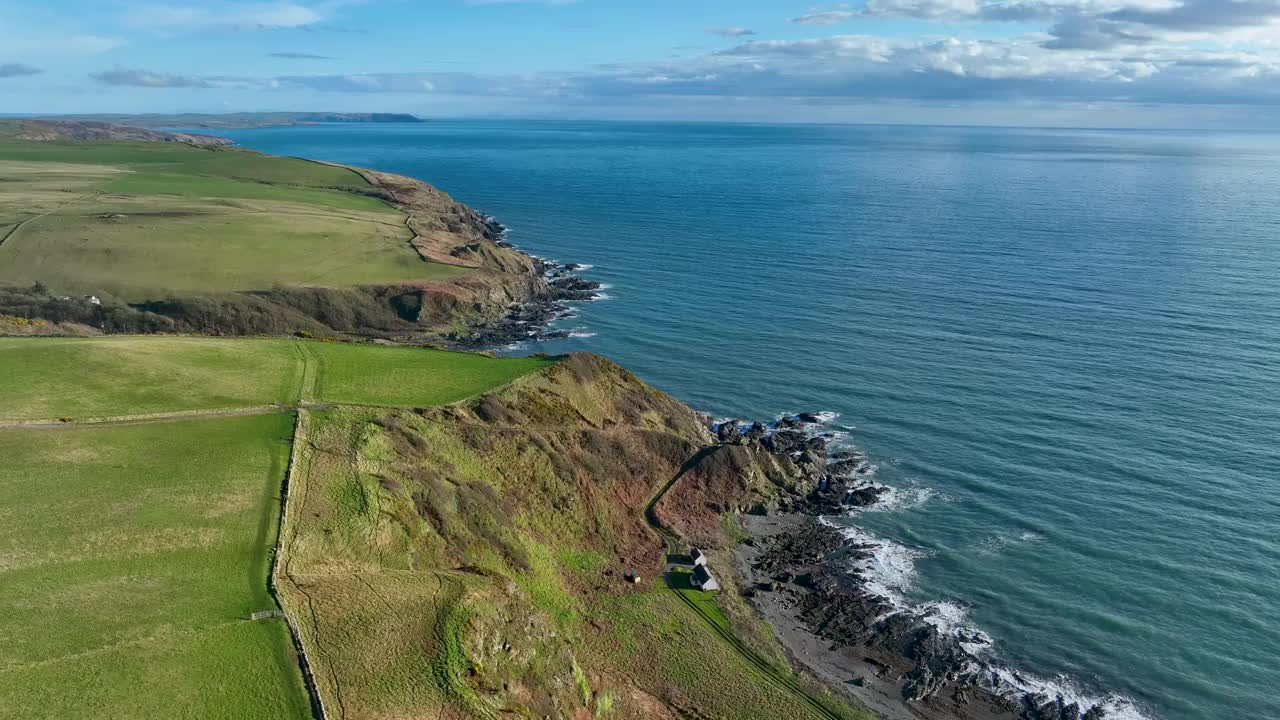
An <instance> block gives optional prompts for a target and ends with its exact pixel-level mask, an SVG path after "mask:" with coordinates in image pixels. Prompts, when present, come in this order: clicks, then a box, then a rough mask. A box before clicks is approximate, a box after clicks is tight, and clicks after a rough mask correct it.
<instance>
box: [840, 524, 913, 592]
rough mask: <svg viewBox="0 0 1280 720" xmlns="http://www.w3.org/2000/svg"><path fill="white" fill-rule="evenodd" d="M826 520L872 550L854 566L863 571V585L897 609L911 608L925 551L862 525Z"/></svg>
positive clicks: (849, 537)
mask: <svg viewBox="0 0 1280 720" xmlns="http://www.w3.org/2000/svg"><path fill="white" fill-rule="evenodd" d="M822 522H823V523H824V524H826V525H829V526H831V527H834V528H836V529H837V530H839V531H840V533H841V534H842V535H844V536H845V537H846V538H848V539H849V540H850V541H851V542H854V543H856V544H858V545H861V546H862V547H863V548H865V549H866V550H867V551H868V552H869V555H868V556H867V557H866V558H862V559H860V560H858V561H857V562H856V563H855V564H854V568H853V569H854V570H857V571H859V573H860V574H861V576H862V580H863V587H865V588H866V589H867V591H869V592H870V593H872V594H874V595H879V596H881V597H883V598H885V599H886V600H888V601H889V602H890V604H892V605H893V606H894V608H895V609H898V610H905V609H907V601H906V593H907V591H908V590H909V589H911V579H912V577H913V576H914V575H915V573H916V568H915V565H916V560H917V559H919V558H922V557H925V554H924V553H923V552H922V551H920V550H915V549H912V548H909V547H907V546H906V545H901V544H899V543H896V542H893V541H891V540H885V539H884V538H881V537H877V536H875V535H872V534H871V533H869V532H867V531H866V530H863V529H862V528H859V527H849V526H845V525H837V524H835V523H833V522H831V521H830V520H827V519H825V518H824V519H823V520H822Z"/></svg>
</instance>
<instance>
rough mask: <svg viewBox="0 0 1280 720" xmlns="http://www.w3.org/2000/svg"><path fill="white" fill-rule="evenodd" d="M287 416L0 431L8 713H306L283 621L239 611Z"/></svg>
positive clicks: (261, 587)
mask: <svg viewBox="0 0 1280 720" xmlns="http://www.w3.org/2000/svg"><path fill="white" fill-rule="evenodd" d="M291 420H292V419H291V418H290V417H288V416H287V415H273V416H261V417H251V418H223V419H212V420H196V421H186V422H182V423H163V424H151V425H137V426H126V427H105V428H92V429H74V430H64V431H56V432H54V431H39V430H4V431H0V455H3V457H4V458H5V462H4V463H3V464H2V465H0V497H2V498H4V500H3V503H2V504H0V516H2V517H4V522H2V523H0V578H2V579H0V587H2V588H3V591H2V592H0V718H14V719H15V720H16V719H17V718H22V719H23V720H32V719H34V718H71V717H101V718H136V719H139V720H141V719H145V718H172V717H201V718H228V719H230V718H245V717H262V718H302V717H308V716H309V713H310V709H309V706H308V703H307V699H306V694H305V692H304V691H303V689H302V684H301V676H300V674H299V672H298V670H297V668H296V665H294V664H293V663H292V661H291V659H290V652H291V647H290V644H289V639H288V633H287V630H286V629H285V626H284V625H283V624H282V623H279V622H258V623H251V622H248V621H247V620H246V618H247V616H248V615H249V613H251V612H254V611H257V610H263V609H272V608H274V607H275V605H274V601H273V600H272V598H271V597H270V595H269V594H268V593H267V576H268V573H269V567H268V565H269V551H270V547H271V543H272V540H273V538H274V537H275V527H274V524H275V519H276V518H277V516H278V515H277V513H278V504H277V503H278V494H279V488H280V482H281V480H282V477H283V473H284V469H285V461H286V459H287V454H288V438H289V433H290V430H291V428H292V423H291ZM175 709H178V712H177V714H175Z"/></svg>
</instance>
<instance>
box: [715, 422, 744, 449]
mask: <svg viewBox="0 0 1280 720" xmlns="http://www.w3.org/2000/svg"><path fill="white" fill-rule="evenodd" d="M716 439H717V440H719V441H720V442H721V444H728V443H736V442H738V441H739V440H741V439H742V431H740V430H739V429H738V421H737V420H727V421H725V422H722V423H720V428H719V429H718V430H716Z"/></svg>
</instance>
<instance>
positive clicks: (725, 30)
mask: <svg viewBox="0 0 1280 720" xmlns="http://www.w3.org/2000/svg"><path fill="white" fill-rule="evenodd" d="M707 32H709V33H711V34H712V35H720V36H721V37H747V36H749V35H755V34H756V31H755V30H749V29H747V28H744V27H738V26H737V25H731V26H729V27H719V28H710V29H709V30H707Z"/></svg>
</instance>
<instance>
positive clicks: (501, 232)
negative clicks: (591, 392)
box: [446, 216, 603, 351]
mask: <svg viewBox="0 0 1280 720" xmlns="http://www.w3.org/2000/svg"><path fill="white" fill-rule="evenodd" d="M484 223H485V236H486V237H489V238H492V239H493V242H494V244H496V245H497V246H498V247H501V248H505V249H508V250H516V251H519V248H517V247H516V246H515V245H514V244H512V243H511V241H510V240H509V239H508V238H509V235H510V231H509V230H508V228H507V227H506V226H505V225H503V224H502V223H500V222H498V220H497V219H495V218H493V217H492V216H484ZM529 257H530V258H531V259H532V260H533V271H534V272H535V273H536V274H537V275H538V276H539V278H540V279H541V281H542V285H543V286H544V287H543V289H542V290H541V291H540V292H537V293H535V294H534V295H533V296H532V297H531V298H530V299H529V300H527V301H526V302H521V303H513V304H512V305H510V306H508V308H507V311H506V313H504V314H503V315H502V316H500V317H499V318H498V319H497V320H494V321H491V322H486V323H483V324H480V325H478V326H475V327H470V328H467V329H466V330H465V331H463V332H455V333H450V334H449V335H448V337H447V338H446V340H447V345H448V347H450V348H452V349H456V350H468V351H477V350H493V349H502V348H507V347H511V346H512V345H517V344H519V343H523V342H531V341H532V342H539V341H543V340H560V339H564V338H567V337H569V333H570V331H568V330H552V329H551V324H552V323H553V322H555V321H556V320H558V319H561V318H565V317H571V316H572V312H573V307H572V304H574V303H585V302H594V301H596V300H599V299H600V297H601V294H600V291H601V290H602V289H603V286H602V285H601V284H600V283H598V282H595V281H594V280H587V279H585V278H583V277H581V276H580V275H579V274H578V272H579V271H581V270H583V269H584V266H582V265H579V264H577V263H558V262H553V261H550V260H547V259H545V258H540V257H538V256H536V255H529Z"/></svg>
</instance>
